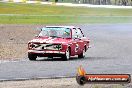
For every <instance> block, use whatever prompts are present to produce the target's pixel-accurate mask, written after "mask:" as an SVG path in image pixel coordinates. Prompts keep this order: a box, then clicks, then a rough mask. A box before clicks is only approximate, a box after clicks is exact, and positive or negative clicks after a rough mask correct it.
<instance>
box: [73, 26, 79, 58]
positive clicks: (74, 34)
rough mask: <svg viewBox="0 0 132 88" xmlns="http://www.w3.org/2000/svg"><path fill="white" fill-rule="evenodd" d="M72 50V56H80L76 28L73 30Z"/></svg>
mask: <svg viewBox="0 0 132 88" xmlns="http://www.w3.org/2000/svg"><path fill="white" fill-rule="evenodd" d="M72 40H73V42H72V48H71V52H72V55H77V54H78V50H79V44H78V41H79V39H78V36H77V30H76V28H73V29H72Z"/></svg>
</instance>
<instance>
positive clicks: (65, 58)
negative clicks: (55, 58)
mask: <svg viewBox="0 0 132 88" xmlns="http://www.w3.org/2000/svg"><path fill="white" fill-rule="evenodd" d="M62 58H63V60H64V61H67V60H69V59H70V49H69V48H68V49H67V50H66V53H65V55H64V56H63V57H62Z"/></svg>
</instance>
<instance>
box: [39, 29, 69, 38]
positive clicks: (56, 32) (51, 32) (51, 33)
mask: <svg viewBox="0 0 132 88" xmlns="http://www.w3.org/2000/svg"><path fill="white" fill-rule="evenodd" d="M70 33H71V32H70V29H69V28H61V27H46V28H42V31H41V32H40V34H39V36H40V37H45V36H46V37H57V38H58V37H59V38H61V37H62V38H70V37H71V36H70V35H71V34H70Z"/></svg>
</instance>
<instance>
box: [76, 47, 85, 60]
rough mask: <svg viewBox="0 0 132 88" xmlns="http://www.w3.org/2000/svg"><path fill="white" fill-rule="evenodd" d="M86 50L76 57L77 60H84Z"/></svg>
mask: <svg viewBox="0 0 132 88" xmlns="http://www.w3.org/2000/svg"><path fill="white" fill-rule="evenodd" d="M85 53H86V50H85V48H84V49H83V51H82V53H81V54H79V55H78V58H84V57H85Z"/></svg>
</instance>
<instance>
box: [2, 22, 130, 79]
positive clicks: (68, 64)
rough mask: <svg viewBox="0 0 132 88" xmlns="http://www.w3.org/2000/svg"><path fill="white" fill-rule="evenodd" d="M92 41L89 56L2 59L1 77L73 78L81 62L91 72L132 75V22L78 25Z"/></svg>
mask: <svg viewBox="0 0 132 88" xmlns="http://www.w3.org/2000/svg"><path fill="white" fill-rule="evenodd" d="M77 26H79V27H81V28H82V31H83V32H84V34H85V35H86V36H87V37H89V38H90V40H91V48H90V49H89V50H88V51H87V52H86V57H85V58H83V59H77V58H76V57H73V58H72V59H71V60H69V61H61V59H59V58H55V59H46V58H41V59H40V58H38V59H39V60H38V61H29V60H28V58H23V59H21V60H19V61H1V62H0V80H1V81H2V80H18V79H36V78H51V77H72V76H75V75H76V73H77V68H78V67H79V66H80V65H82V66H83V68H84V69H85V70H86V72H87V73H88V74H92V73H94V74H95V73H98V74H105V73H108V74H116V73H119V74H121V73H125V74H132V65H131V64H132V24H87V25H77Z"/></svg>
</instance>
